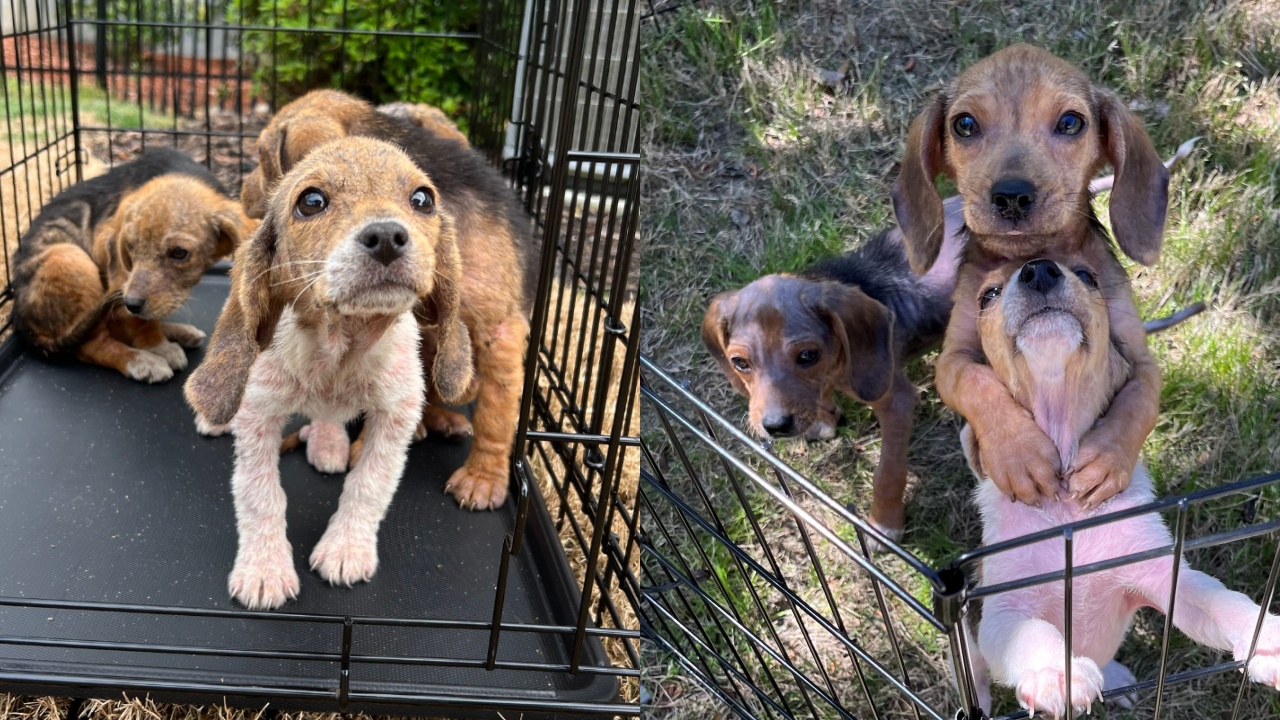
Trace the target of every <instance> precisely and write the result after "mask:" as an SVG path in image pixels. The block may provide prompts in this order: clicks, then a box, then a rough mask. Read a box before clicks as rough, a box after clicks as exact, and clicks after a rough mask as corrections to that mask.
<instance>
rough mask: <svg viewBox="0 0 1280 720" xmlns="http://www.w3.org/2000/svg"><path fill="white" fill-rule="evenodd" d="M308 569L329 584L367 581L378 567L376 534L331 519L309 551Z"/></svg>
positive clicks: (346, 584) (352, 583)
mask: <svg viewBox="0 0 1280 720" xmlns="http://www.w3.org/2000/svg"><path fill="white" fill-rule="evenodd" d="M311 569H312V570H315V571H316V572H318V573H320V577H322V578H324V579H325V580H328V581H329V584H330V585H345V586H347V587H351V586H352V585H354V584H355V583H358V582H364V581H366V580H368V579H369V578H371V577H373V574H374V573H375V572H377V570H378V535H377V533H376V532H366V531H360V530H353V529H352V528H350V527H348V526H346V525H345V524H339V523H336V522H330V523H329V528H328V529H327V530H325V531H324V537H322V538H320V542H319V543H317V544H316V548H315V550H313V551H311Z"/></svg>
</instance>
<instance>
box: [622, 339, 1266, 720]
mask: <svg viewBox="0 0 1280 720" xmlns="http://www.w3.org/2000/svg"><path fill="white" fill-rule="evenodd" d="M640 363H641V397H642V401H643V403H644V409H645V419H644V428H645V432H644V434H643V436H642V437H643V442H642V444H641V453H642V455H641V457H642V466H641V472H640V479H641V501H642V507H643V509H644V511H645V514H646V515H645V517H646V521H645V524H644V526H643V527H644V533H643V535H642V537H641V539H640V546H641V550H642V570H641V583H642V587H641V593H642V595H643V600H644V602H643V604H642V606H641V628H642V631H643V632H644V634H645V637H646V638H648V639H649V640H651V641H652V642H654V643H655V644H656V645H658V646H659V647H661V648H662V649H663V650H664V651H665V652H666V653H669V655H670V656H671V657H672V658H673V659H675V660H676V661H677V662H678V663H679V664H680V665H681V666H682V667H683V669H684V671H685V672H686V673H687V674H688V675H689V676H690V677H692V678H694V679H696V680H698V681H699V682H700V683H701V684H703V685H704V686H705V687H706V688H707V689H708V690H710V691H711V692H712V693H713V694H714V695H715V696H717V697H718V698H719V700H721V701H722V702H723V703H724V704H725V705H726V706H727V707H728V708H729V709H730V710H732V711H733V712H734V713H735V714H736V715H737V716H738V717H742V718H829V717H839V718H855V717H874V718H880V717H904V716H913V717H917V718H934V719H935V720H943V719H944V718H957V719H968V720H977V719H978V718H983V717H985V716H984V715H983V714H982V712H981V710H980V709H979V708H978V706H977V695H976V688H975V685H974V677H973V669H972V667H971V666H970V664H969V661H968V660H969V656H968V649H969V646H970V643H971V637H970V635H969V629H968V628H969V625H970V623H971V622H972V613H973V611H974V609H975V607H976V605H977V603H979V602H980V601H981V600H982V598H984V597H987V596H990V595H993V594H996V593H1000V592H1006V591H1009V590H1015V589H1018V588H1024V587H1031V586H1035V585H1042V584H1045V583H1063V584H1064V585H1065V589H1066V592H1065V593H1064V605H1065V607H1064V613H1065V615H1064V617H1066V618H1068V619H1069V618H1070V617H1071V612H1070V602H1071V600H1070V598H1071V594H1070V587H1071V583H1072V581H1073V579H1075V578H1079V577H1081V576H1083V575H1087V574H1090V573H1095V572H1099V571H1103V570H1106V569H1109V568H1114V567H1118V566H1121V565H1127V564H1131V563H1136V562H1141V561H1144V560H1150V559H1152V558H1159V557H1167V558H1169V559H1170V561H1171V562H1172V561H1173V559H1174V558H1176V557H1181V556H1182V555H1183V553H1186V552H1192V551H1196V550H1203V549H1206V548H1212V547H1217V546H1223V545H1227V544H1231V543H1239V542H1243V541H1245V540H1249V539H1254V538H1257V539H1261V538H1268V537H1271V538H1273V540H1272V541H1273V542H1274V541H1275V535H1276V531H1277V530H1280V519H1270V520H1263V519H1256V518H1251V519H1250V520H1249V521H1248V522H1247V523H1246V524H1245V525H1244V526H1242V527H1237V528H1232V529H1225V530H1220V531H1217V532H1213V533H1210V534H1207V535H1204V536H1201V537H1194V538H1191V537H1188V532H1187V517H1188V514H1189V512H1190V511H1191V510H1193V509H1195V508H1196V507H1198V506H1203V505H1205V504H1206V503H1210V502H1213V501H1221V500H1223V499H1225V498H1229V497H1239V498H1242V499H1250V500H1253V501H1256V499H1257V498H1258V497H1259V496H1260V494H1261V493H1262V492H1263V491H1265V490H1267V489H1269V488H1275V487H1276V486H1280V474H1274V475H1267V476H1264V477H1259V478H1255V479H1251V480H1244V481H1240V482H1236V483H1232V484H1229V485H1224V486H1221V487H1216V488H1209V489H1204V490H1199V491H1196V492H1192V493H1189V494H1186V495H1182V496H1178V497H1169V498H1164V499H1161V500H1157V501H1155V502H1152V503H1150V504H1147V505H1144V506H1140V507H1136V508H1132V509H1129V510H1124V511H1119V512H1114V513H1109V514H1107V515H1104V516H1099V517H1096V518H1090V519H1088V520H1084V521H1080V522H1077V523H1074V524H1072V525H1067V526H1063V527H1061V528H1055V529H1052V530H1046V531H1043V532H1040V533H1036V534H1033V535H1029V536H1026V537H1021V538H1017V539H1014V540H1010V541H1007V542H1003V543H999V544H997V545H992V546H987V547H980V548H977V549H975V550H972V551H969V552H966V553H964V554H962V555H961V556H959V557H958V558H956V559H955V560H954V561H952V562H950V563H948V564H947V565H946V566H945V567H942V568H940V569H936V570H935V569H933V568H931V567H930V566H929V565H928V564H926V563H925V562H923V561H922V560H920V559H919V558H918V557H916V556H915V555H914V554H912V553H911V551H909V550H907V549H905V548H903V547H901V546H899V545H898V544H896V543H893V542H891V541H889V540H888V539H887V538H885V537H883V536H882V535H880V534H879V533H878V532H877V531H876V529H875V528H874V527H872V526H871V525H869V524H868V523H866V522H865V521H864V520H863V519H862V518H861V517H860V516H859V515H857V514H854V513H852V512H850V511H849V510H848V509H847V508H845V507H843V506H841V505H840V504H839V503H837V502H836V501H834V500H833V499H831V498H830V497H829V496H828V495H827V494H826V493H824V492H823V491H822V490H821V489H819V488H817V487H816V486H814V485H813V484H812V483H811V482H810V481H808V480H807V479H806V478H805V477H804V476H803V475H800V474H799V473H797V472H796V471H795V470H793V469H791V468H790V467H789V466H787V465H786V464H785V463H784V462H783V461H781V460H780V459H778V458H777V457H776V456H774V455H773V454H772V453H771V452H770V451H769V449H768V448H767V447H765V446H763V445H761V444H760V443H758V442H756V441H755V440H753V439H752V438H751V437H749V436H748V435H746V434H745V433H744V432H742V431H741V430H740V429H738V428H737V426H736V425H735V424H734V423H733V422H732V421H730V420H728V419H726V418H724V417H723V416H721V415H719V414H718V413H717V412H716V411H715V410H714V409H712V408H711V406H710V405H708V404H707V403H706V402H705V401H704V400H702V399H701V398H699V397H698V396H697V395H695V394H694V393H693V392H691V391H690V390H689V388H688V386H687V384H686V383H683V382H681V381H680V380H679V379H678V378H676V377H674V376H673V375H671V374H670V373H668V372H666V371H665V370H663V369H662V368H661V367H659V366H658V365H657V364H655V363H654V362H653V361H651V360H650V359H649V358H647V357H645V356H643V355H642V356H641V358H640ZM708 457H709V458H711V459H706V458H708ZM712 478H715V479H717V480H724V481H727V483H728V486H729V488H730V492H731V493H732V494H731V495H726V494H725V493H724V492H716V491H714V490H712V489H711V488H712V487H713V484H712V483H711V482H709V481H710V479H712ZM806 501H807V502H806ZM761 507H764V508H765V509H764V510H761V509H760V508H761ZM815 507H816V508H817V509H818V510H820V511H821V512H822V513H823V514H825V516H826V518H827V519H824V518H820V517H818V516H817V514H816V512H815V510H814V508H815ZM762 512H776V513H781V514H783V516H784V517H787V518H789V519H790V520H791V521H793V522H794V524H795V527H796V529H797V531H798V535H799V537H800V540H801V543H802V546H803V550H804V558H805V561H806V566H805V568H803V569H804V570H805V571H808V572H811V573H812V574H813V576H814V577H816V578H817V580H818V584H819V585H821V588H822V593H823V597H822V603H815V602H813V601H812V600H806V599H805V598H803V597H801V596H800V595H799V594H798V593H797V592H796V590H794V589H793V588H792V587H791V586H790V584H789V582H788V579H787V578H788V573H787V571H786V570H784V569H783V568H781V567H780V566H779V563H778V562H777V561H775V559H774V557H773V550H772V549H771V545H772V538H770V537H769V536H768V535H767V534H766V532H765V531H764V529H763V528H762V526H761V524H760V522H759V519H758V517H759V515H760V513H762ZM1160 512H1172V513H1173V514H1174V516H1175V517H1174V522H1173V523H1172V524H1171V529H1172V530H1173V535H1174V542H1173V543H1172V544H1171V545H1167V546H1165V547H1160V548H1155V549H1152V550H1148V551H1144V552H1139V553H1132V554H1129V555H1125V556H1123V557H1118V558H1114V559H1111V560H1106V561H1102V562H1093V563H1090V564H1087V565H1080V566H1078V567H1074V568H1073V567H1072V563H1071V555H1070V553H1071V547H1072V544H1071V543H1072V540H1073V538H1074V536H1075V535H1076V534H1077V533H1079V532H1080V531H1082V530H1085V529H1088V528H1096V527H1100V526H1105V525H1106V524H1107V523H1112V522H1117V521H1121V520H1124V519H1126V518H1132V517H1136V516H1139V515H1143V514H1148V513H1160ZM738 514H741V516H742V517H743V518H745V523H744V522H742V521H741V520H737V519H735V515H738ZM815 536H817V539H818V542H819V543H823V542H825V543H826V545H827V547H828V548H829V549H830V551H831V552H829V553H826V554H825V555H824V554H823V553H822V552H820V551H819V550H816V549H815ZM1055 538H1061V539H1062V540H1063V543H1064V547H1065V548H1066V558H1067V561H1066V567H1065V569H1064V570H1061V571H1058V572H1054V573H1046V574H1042V575H1037V576H1035V577H1029V578H1025V579H1022V580H1019V581H1016V582H1010V583H1003V584H1001V585H998V586H991V587H978V586H977V583H976V579H975V570H976V567H977V564H978V563H979V562H980V561H981V560H982V559H983V558H988V557H991V556H992V555H995V554H998V553H1003V552H1009V551H1011V550H1013V549H1015V548H1019V547H1023V546H1026V545H1029V544H1032V543H1036V542H1041V541H1044V540H1048V539H1055ZM872 540H874V541H877V542H880V543H882V544H883V546H884V547H885V552H884V553H883V554H876V555H873V554H871V553H869V552H868V549H869V546H868V543H869V542H871V541H872ZM1278 550H1280V548H1278ZM726 556H727V557H728V559H729V560H730V562H731V563H732V569H733V573H734V574H736V575H737V576H738V577H739V578H741V580H740V581H739V582H738V583H737V584H734V582H733V578H732V577H731V576H730V575H722V574H721V573H717V572H716V571H715V570H714V569H713V568H714V567H715V564H716V563H715V561H714V559H713V558H716V557H720V558H723V557H726ZM824 557H825V558H827V559H824ZM832 557H834V558H835V559H836V560H837V561H838V564H836V563H833V561H832V560H831V559H830V558H832ZM890 564H897V565H898V566H899V567H900V568H905V574H906V576H907V577H909V578H910V582H908V583H907V584H908V585H920V586H921V587H924V588H926V589H927V592H928V595H929V602H928V603H927V604H926V603H925V602H921V601H920V600H918V599H917V598H916V597H915V595H913V593H912V591H911V590H910V589H909V588H908V587H907V586H905V585H904V584H903V583H902V582H901V581H895V580H894V579H893V578H892V577H890V576H889V574H888V573H887V572H886V571H885V568H886V567H888V566H889V565H890ZM1175 567H1176V565H1175ZM793 572H794V571H793ZM836 572H858V573H862V574H863V575H864V576H865V577H866V578H867V579H869V581H870V583H871V586H872V589H873V595H874V602H875V605H876V607H875V615H876V617H877V619H878V622H876V623H873V625H874V627H873V628H872V629H868V628H867V627H862V628H861V629H860V630H859V631H857V632H853V631H852V630H851V628H850V627H849V626H848V625H847V624H846V616H847V614H848V611H849V609H850V608H849V606H848V605H847V603H848V602H849V600H848V599H843V600H842V599H841V598H837V597H833V595H832V593H831V590H830V588H829V587H828V583H827V577H829V576H831V575H832V573H836ZM1278 576H1280V552H1277V553H1276V555H1275V559H1274V560H1273V562H1272V563H1271V566H1270V572H1269V575H1268V577H1267V581H1266V583H1265V586H1264V587H1262V588H1261V597H1260V604H1261V606H1262V608H1263V609H1264V610H1266V609H1268V608H1271V607H1272V605H1273V601H1274V600H1275V590H1276V584H1277V578H1278ZM1175 582H1176V576H1175ZM1246 590H1248V591H1254V590H1257V588H1247V589H1246ZM1255 599H1259V598H1257V597H1255ZM1171 600H1173V602H1171V604H1170V615H1169V616H1167V617H1171V616H1172V612H1173V608H1174V606H1175V605H1174V603H1176V596H1175V598H1171ZM890 602H892V603H893V605H892V606H890V604H889V603H890ZM842 603H846V604H842ZM771 608H773V609H774V610H773V611H771ZM778 608H782V609H781V610H779V609H778ZM842 610H843V611H844V612H842ZM895 610H896V612H894V611H895ZM779 614H785V615H789V616H790V617H789V618H788V619H789V620H793V621H794V626H795V627H796V628H797V629H798V631H799V634H800V640H799V641H798V642H797V641H796V640H794V639H793V640H792V641H791V642H790V643H787V642H784V640H783V638H781V637H780V635H779V632H778V630H777V628H778V627H779V626H782V625H784V623H782V622H779V621H778V620H777V617H778V615H779ZM764 618H771V620H769V621H765V622H760V620H761V619H764ZM1162 622H1163V626H1164V631H1163V635H1162V637H1161V646H1160V648H1161V649H1160V665H1159V670H1158V674H1157V679H1154V680H1144V681H1140V682H1138V683H1136V684H1134V685H1131V686H1127V687H1122V688H1114V689H1111V690H1108V691H1106V692H1105V693H1104V697H1105V698H1107V699H1111V698H1116V697H1121V696H1125V695H1129V694H1131V693H1135V692H1143V691H1150V690H1155V691H1156V703H1157V704H1156V708H1155V717H1174V716H1175V715H1173V714H1170V712H1169V708H1168V707H1161V704H1160V702H1161V699H1162V696H1163V692H1162V691H1163V690H1164V688H1167V687H1169V686H1171V685H1173V684H1176V683H1183V682H1190V681H1193V680H1196V679H1200V678H1204V677H1208V676H1211V675H1218V674H1221V673H1226V672H1229V671H1232V670H1236V671H1239V670H1241V669H1242V668H1244V666H1245V664H1246V663H1245V662H1243V661H1227V662H1221V663H1217V664H1214V665H1211V666H1208V667H1199V668H1193V669H1190V670H1180V671H1177V672H1170V671H1169V666H1168V660H1169V640H1170V636H1171V632H1170V630H1171V628H1172V624H1171V622H1169V621H1168V620H1167V619H1166V620H1164V621H1162ZM912 624H915V625H923V626H925V627H927V628H930V629H932V630H934V631H936V632H937V633H938V634H939V635H945V637H946V643H947V645H948V646H949V651H950V653H949V654H950V658H951V668H952V670H951V675H952V677H950V678H949V680H948V682H949V684H950V685H951V687H950V688H949V689H948V690H947V691H946V692H939V691H938V688H936V687H929V686H928V683H927V681H922V680H921V679H919V678H918V677H912V676H911V675H910V673H909V672H908V670H909V669H910V666H909V663H908V661H907V659H906V657H907V654H908V653H906V652H905V651H904V645H903V643H902V641H901V638H899V637H898V631H897V629H896V627H901V626H904V625H908V626H909V625H912ZM895 626H896V627H895ZM1261 628H1262V616H1259V618H1258V620H1257V623H1256V624H1255V627H1254V629H1253V640H1252V642H1251V645H1250V652H1249V655H1250V657H1252V655H1253V653H1254V651H1255V649H1256V644H1257V637H1258V634H1259V633H1260V632H1261ZM1071 632H1072V628H1071V623H1070V620H1068V622H1067V623H1066V628H1065V633H1064V634H1065V637H1066V640H1067V647H1068V648H1069V647H1070V638H1071ZM875 637H880V638H884V639H886V640H887V643H886V645H887V649H886V648H880V649H875V648H871V647H870V646H869V645H868V644H867V643H866V642H865V641H866V639H868V638H875ZM833 648H834V649H833ZM957 661H958V662H957ZM833 662H847V663H848V665H849V666H851V667H852V668H853V671H854V677H855V678H856V682H855V683H852V684H845V685H843V686H842V685H841V684H840V683H838V682H835V681H834V680H833V679H832V678H831V677H830V676H829V675H828V671H827V668H828V667H829V666H830V664H831V663H833ZM1068 667H1069V664H1068ZM933 680H934V681H935V682H936V681H937V680H938V678H934V679H933ZM1249 684H1250V683H1249V682H1248V678H1247V676H1244V675H1242V676H1241V679H1240V685H1239V690H1238V692H1237V698H1236V703H1235V708H1234V711H1233V714H1232V718H1240V717H1243V715H1241V702H1242V700H1243V698H1244V694H1245V692H1246V688H1247V686H1248V685H1249ZM888 696H892V699H893V700H894V701H895V702H894V703H893V705H892V708H888V707H886V705H887V703H886V699H887V697H888ZM859 701H860V702H859ZM997 709H999V708H997ZM1162 711H1164V712H1163V714H1162ZM1026 717H1028V715H1027V713H1026V712H1025V711H1018V712H1015V713H1011V714H1006V715H1001V716H1000V720H1018V719H1020V718H1026Z"/></svg>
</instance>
